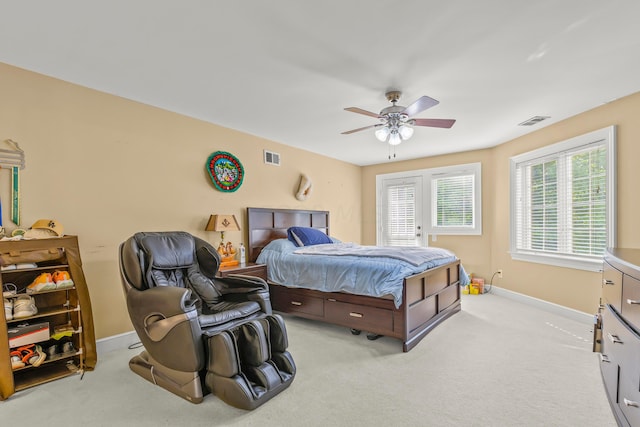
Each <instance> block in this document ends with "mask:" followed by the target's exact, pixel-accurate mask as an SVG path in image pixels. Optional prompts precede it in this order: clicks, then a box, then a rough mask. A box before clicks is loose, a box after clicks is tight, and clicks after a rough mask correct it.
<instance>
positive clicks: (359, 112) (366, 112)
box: [345, 107, 380, 119]
mask: <svg viewBox="0 0 640 427" xmlns="http://www.w3.org/2000/svg"><path fill="white" fill-rule="evenodd" d="M345 110H347V111H351V112H352V113H358V114H364V115H365V116H371V117H375V118H376V119H377V118H379V117H380V114H378V113H372V112H371V111H367V110H363V109H362V108H358V107H349V108H345Z"/></svg>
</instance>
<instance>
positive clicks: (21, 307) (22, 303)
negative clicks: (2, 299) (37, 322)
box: [5, 295, 38, 319]
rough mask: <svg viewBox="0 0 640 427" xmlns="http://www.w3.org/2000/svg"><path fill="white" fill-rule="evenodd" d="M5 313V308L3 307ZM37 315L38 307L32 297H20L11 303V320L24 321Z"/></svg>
mask: <svg viewBox="0 0 640 427" xmlns="http://www.w3.org/2000/svg"><path fill="white" fill-rule="evenodd" d="M5 311H6V306H5ZM37 313H38V307H36V302H35V300H34V299H33V297H30V296H29V295H20V296H18V298H16V299H15V300H14V301H13V318H14V319H24V318H25V317H31V316H34V315H35V314H37Z"/></svg>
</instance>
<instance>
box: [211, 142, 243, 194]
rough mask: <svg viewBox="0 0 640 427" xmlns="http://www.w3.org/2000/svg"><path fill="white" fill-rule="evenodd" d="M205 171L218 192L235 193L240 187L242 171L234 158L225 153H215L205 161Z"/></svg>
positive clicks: (240, 164)
mask: <svg viewBox="0 0 640 427" xmlns="http://www.w3.org/2000/svg"><path fill="white" fill-rule="evenodd" d="M206 166H207V171H208V172H209V176H210V177H211V181H213V185H215V186H216V188H217V189H218V190H220V191H225V192H232V191H236V190H237V189H238V188H240V186H241V185H242V180H243V179H244V169H243V167H242V163H240V160H238V158H237V157H236V156H234V155H233V154H231V153H227V152H225V151H216V152H215V153H213V154H211V155H210V156H209V159H208V160H207V165H206Z"/></svg>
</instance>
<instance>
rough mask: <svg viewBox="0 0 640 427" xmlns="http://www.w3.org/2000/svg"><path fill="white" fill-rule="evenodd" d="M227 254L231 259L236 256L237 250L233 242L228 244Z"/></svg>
mask: <svg viewBox="0 0 640 427" xmlns="http://www.w3.org/2000/svg"><path fill="white" fill-rule="evenodd" d="M226 252H227V256H229V257H232V256H235V255H236V250H235V248H234V247H233V245H232V244H231V242H227V248H226Z"/></svg>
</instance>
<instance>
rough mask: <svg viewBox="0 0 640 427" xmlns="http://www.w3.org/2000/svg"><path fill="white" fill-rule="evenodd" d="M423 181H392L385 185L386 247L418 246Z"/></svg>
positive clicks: (384, 227)
mask: <svg viewBox="0 0 640 427" xmlns="http://www.w3.org/2000/svg"><path fill="white" fill-rule="evenodd" d="M420 183H421V181H420V180H418V179H415V178H413V179H391V180H385V182H384V184H383V192H384V194H383V200H384V202H383V203H384V206H383V215H384V220H383V222H382V228H383V240H382V242H381V244H382V245H386V246H418V245H420V243H421V240H420V238H419V237H420V236H418V235H417V234H419V233H417V232H416V231H417V230H418V229H419V226H418V223H417V221H418V212H419V211H420V207H419V199H420V194H419V193H420V191H421V185H420Z"/></svg>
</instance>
